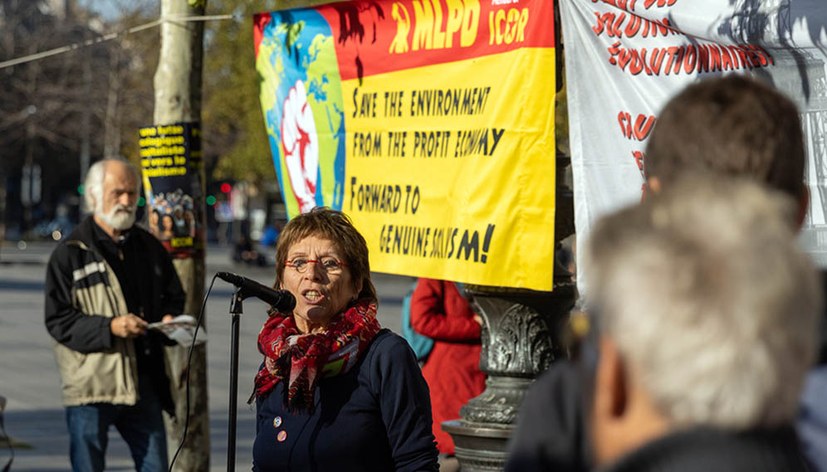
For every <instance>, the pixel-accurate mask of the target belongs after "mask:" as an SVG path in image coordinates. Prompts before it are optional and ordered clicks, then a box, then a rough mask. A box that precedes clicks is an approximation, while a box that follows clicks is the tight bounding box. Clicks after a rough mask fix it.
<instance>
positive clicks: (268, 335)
mask: <svg viewBox="0 0 827 472" xmlns="http://www.w3.org/2000/svg"><path fill="white" fill-rule="evenodd" d="M275 286H276V287H277V288H279V289H282V290H288V291H290V292H291V293H292V294H293V295H294V296H295V297H296V307H295V308H294V309H293V312H292V313H280V312H272V313H270V316H269V318H268V319H267V321H266V322H265V323H264V327H263V328H262V329H261V333H260V334H259V338H258V346H259V350H261V352H262V353H263V354H264V363H263V364H262V367H261V369H260V370H259V372H258V374H257V375H256V378H255V389H256V390H255V396H256V412H257V419H256V438H255V442H254V444H253V470H256V471H271V470H272V471H275V470H279V471H282V470H284V471H287V470H294V471H307V470H318V471H327V470H335V471H383V472H384V471H392V470H397V471H436V470H438V466H437V450H436V446H435V444H434V437H433V434H432V432H431V422H432V420H431V405H430V400H429V395H428V387H427V385H426V384H425V380H424V379H423V378H422V374H421V372H420V370H419V367H418V365H417V363H416V359H415V358H414V354H413V352H412V351H411V349H410V348H409V347H408V344H407V343H406V342H405V340H404V339H402V338H401V337H399V336H397V335H396V334H393V333H392V332H390V331H389V330H387V329H382V328H381V327H380V326H379V322H378V321H377V320H376V305H377V298H376V290H375V289H374V287H373V283H372V282H371V280H370V265H369V262H368V249H367V245H366V243H365V239H364V238H363V237H362V235H360V234H359V232H358V231H357V230H356V228H354V227H353V225H352V224H351V223H350V220H349V219H348V218H347V216H345V215H344V214H343V213H341V212H338V211H335V210H331V209H329V208H314V209H313V210H311V211H310V212H308V213H305V214H302V215H299V216H297V217H295V218H293V219H292V220H291V221H290V222H289V223H288V224H287V226H285V228H284V230H283V231H282V233H281V236H280V237H279V241H278V246H277V248H276V283H275Z"/></svg>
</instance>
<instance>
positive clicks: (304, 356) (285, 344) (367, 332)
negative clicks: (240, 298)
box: [255, 300, 380, 411]
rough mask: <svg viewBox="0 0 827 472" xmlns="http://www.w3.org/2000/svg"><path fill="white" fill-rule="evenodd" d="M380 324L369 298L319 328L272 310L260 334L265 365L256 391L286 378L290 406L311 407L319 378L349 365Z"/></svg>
mask: <svg viewBox="0 0 827 472" xmlns="http://www.w3.org/2000/svg"><path fill="white" fill-rule="evenodd" d="M379 329H380V326H379V321H377V320H376V303H375V302H373V301H369V300H359V301H357V302H356V304H354V305H352V306H350V307H348V308H347V309H345V311H344V313H342V314H341V315H340V316H339V317H338V318H336V319H335V320H334V321H333V322H331V324H330V325H329V326H328V329H327V330H326V331H325V332H323V333H317V334H302V333H300V332H299V330H298V328H296V320H295V319H294V318H293V315H292V314H290V315H285V314H282V313H278V312H275V313H273V314H272V315H270V318H269V319H268V320H267V321H266V322H265V323H264V327H263V328H261V332H260V333H259V335H258V349H259V351H261V353H262V354H264V365H263V366H262V368H261V370H259V371H258V374H256V379H255V387H256V393H255V394H256V396H259V397H260V396H262V395H264V394H266V393H268V392H270V391H271V390H273V388H275V386H276V384H278V383H279V382H281V381H282V380H284V379H287V407H288V408H289V409H290V410H291V411H298V410H312V409H313V393H314V392H315V390H316V384H317V382H318V380H319V379H320V378H323V377H333V376H336V375H339V374H343V373H345V372H347V371H348V370H350V368H351V367H353V365H354V364H356V361H357V360H358V359H359V355H360V354H361V353H362V352H364V350H365V348H367V346H368V345H369V344H370V342H371V341H372V340H373V338H374V336H376V333H378V332H379Z"/></svg>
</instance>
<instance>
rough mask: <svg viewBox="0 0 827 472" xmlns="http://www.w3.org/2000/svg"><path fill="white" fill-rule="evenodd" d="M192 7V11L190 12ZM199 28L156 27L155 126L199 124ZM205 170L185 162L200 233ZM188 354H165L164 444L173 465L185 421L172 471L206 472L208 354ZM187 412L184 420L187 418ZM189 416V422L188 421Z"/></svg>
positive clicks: (198, 261)
mask: <svg viewBox="0 0 827 472" xmlns="http://www.w3.org/2000/svg"><path fill="white" fill-rule="evenodd" d="M190 3H195V4H196V6H191V5H190ZM206 3H207V2H206V0H201V1H199V2H188V1H187V0H162V1H161V16H162V18H170V17H176V16H177V17H186V16H200V15H203V14H204V10H205V8H206ZM203 43H204V24H203V23H202V22H200V21H194V22H183V21H176V20H175V19H170V20H168V21H165V22H164V23H163V24H162V26H161V52H160V59H159V62H158V69H157V71H156V72H155V79H154V84H155V116H154V121H155V124H156V125H166V124H173V123H181V122H194V123H198V122H200V119H201V71H202V56H203V51H204V44H203ZM203 169H204V167H203V165H202V163H201V156H200V155H199V156H197V159H192V161H190V168H189V171H192V172H199V173H200V176H199V181H200V183H201V190H200V192H198V193H199V194H197V195H193V196H194V197H195V198H194V204H195V205H197V206H198V207H199V208H200V210H201V211H199V212H196V214H199V215H201V218H202V221H201V224H202V227H204V224H205V222H204V221H203V217H204V215H205V214H206V209H205V206H204V192H205V185H204V174H203V173H204V170H203ZM196 254H197V255H196V256H194V257H191V258H187V259H175V268H176V269H177V271H178V275H179V277H180V278H181V283H182V284H183V286H184V289H185V290H186V292H187V303H186V307H185V308H184V310H185V313H188V314H192V315H194V316H195V315H197V314H198V311H199V310H200V305H201V300H202V298H203V297H204V274H205V268H204V251H196ZM188 351H189V349H188V348H185V347H182V346H175V347H171V348H168V349H167V364H168V368H169V373H170V380H171V381H172V389H173V396H174V399H175V408H176V417H175V418H166V419H167V421H166V426H167V440H168V446H169V451H170V460H172V458H173V456H174V454H175V451H176V450H177V449H178V446H179V444H180V442H181V439H182V436H183V433H184V425H185V421H186V420H188V422H189V424H188V425H187V437H186V441H185V443H184V446H183V448H182V450H181V451H180V453H179V454H178V457H177V458H176V460H175V468H174V470H175V471H182V472H183V471H186V472H189V471H206V470H209V468H210V434H209V433H210V429H209V414H208V413H209V407H208V403H207V350H206V344H201V345H200V346H196V347H195V350H194V352H193V356H192V365H190V366H189V369H188V368H187V362H188ZM187 377H189V390H190V392H189V393H190V395H189V401H187ZM187 406H189V415H187ZM187 416H189V418H187Z"/></svg>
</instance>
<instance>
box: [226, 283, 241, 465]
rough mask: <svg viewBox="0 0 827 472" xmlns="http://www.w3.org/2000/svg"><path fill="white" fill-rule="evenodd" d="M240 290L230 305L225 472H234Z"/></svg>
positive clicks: (236, 292)
mask: <svg viewBox="0 0 827 472" xmlns="http://www.w3.org/2000/svg"><path fill="white" fill-rule="evenodd" d="M240 290H241V289H238V288H237V289H236V291H235V293H234V294H233V300H232V302H231V303H230V315H231V320H232V321H231V330H230V406H229V409H230V419H229V428H228V431H227V472H233V471H235V439H236V419H237V415H238V413H237V411H236V410H237V405H238V338H239V327H240V325H241V314H242V313H243V312H244V307H243V306H242V303H241V301H242V300H243V298H242V296H241V293H240Z"/></svg>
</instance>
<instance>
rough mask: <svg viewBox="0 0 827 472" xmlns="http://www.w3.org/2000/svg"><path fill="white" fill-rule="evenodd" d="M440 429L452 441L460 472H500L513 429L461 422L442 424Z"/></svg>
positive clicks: (454, 421)
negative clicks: (449, 436) (495, 471)
mask: <svg viewBox="0 0 827 472" xmlns="http://www.w3.org/2000/svg"><path fill="white" fill-rule="evenodd" d="M442 429H443V430H445V431H446V432H447V433H449V434H450V435H451V437H452V438H453V439H454V445H455V451H456V452H455V454H456V456H457V459H459V462H460V464H462V472H478V471H479V472H482V471H492V470H502V468H503V464H505V458H506V443H507V441H508V438H509V436H511V431H512V430H513V429H514V428H513V427H511V426H507V427H495V428H492V427H490V426H484V425H476V426H468V425H465V424H463V422H462V420H452V421H445V422H443V423H442Z"/></svg>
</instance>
